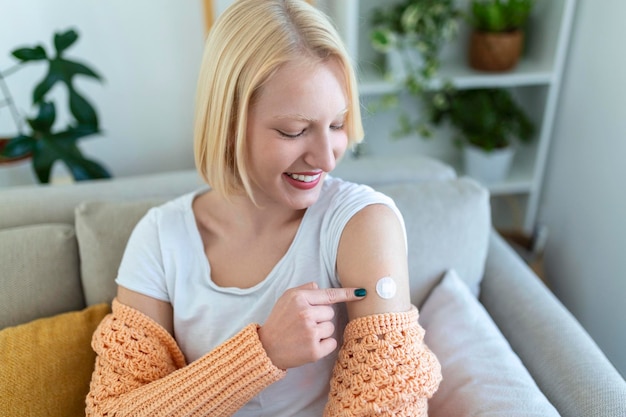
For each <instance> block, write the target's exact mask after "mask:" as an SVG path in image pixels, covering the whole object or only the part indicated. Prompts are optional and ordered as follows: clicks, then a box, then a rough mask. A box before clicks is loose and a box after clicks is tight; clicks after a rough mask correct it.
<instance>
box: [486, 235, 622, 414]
mask: <svg viewBox="0 0 626 417" xmlns="http://www.w3.org/2000/svg"><path fill="white" fill-rule="evenodd" d="M480 300H481V302H482V303H483V305H484V306H485V308H486V309H487V311H488V312H489V314H490V315H491V317H492V318H493V320H494V321H495V322H496V324H497V325H498V327H500V330H501V331H502V333H503V334H504V336H505V337H506V338H507V340H508V341H509V343H510V344H511V347H512V348H513V350H515V352H516V353H517V354H518V355H519V357H520V358H521V360H522V361H523V362H524V364H525V366H526V367H527V369H528V371H529V372H530V373H531V374H532V376H533V378H534V379H535V381H536V382H537V385H538V386H539V388H540V389H541V390H542V391H543V392H544V394H545V395H546V397H547V398H548V399H549V400H550V401H551V402H552V404H553V405H554V406H555V407H556V408H557V409H558V411H559V413H561V415H562V416H566V417H569V416H581V417H583V416H584V417H594V416H598V417H600V416H602V417H607V416H615V417H622V416H626V381H624V379H623V378H622V377H621V376H620V374H619V373H618V372H617V370H616V369H615V368H614V367H613V366H612V365H611V363H610V362H609V361H608V359H607V358H606V356H604V354H603V353H602V351H601V350H600V349H599V348H598V346H597V345H596V344H595V342H594V341H593V340H592V339H591V337H590V336H589V334H588V333H587V332H586V331H585V330H584V329H583V328H582V326H581V325H580V324H579V323H578V321H577V320H576V319H575V318H574V317H573V316H572V314H571V313H570V312H569V311H568V310H567V309H566V308H565V307H564V306H563V305H562V304H561V303H560V301H558V299H557V298H556V297H555V296H554V295H553V294H552V293H551V292H550V291H549V290H548V289H547V288H546V286H545V285H544V284H543V283H542V282H541V281H540V280H539V278H538V277H537V276H536V275H535V274H534V273H533V272H532V270H531V269H530V268H529V267H528V266H527V265H526V264H525V263H524V262H523V260H522V259H521V258H520V257H519V256H518V255H517V254H516V253H515V251H514V250H513V249H512V248H511V247H510V246H509V245H508V244H507V243H506V242H505V241H504V239H502V237H500V236H499V235H498V234H497V233H496V232H495V231H492V233H491V236H490V243H489V252H488V255H487V262H486V266H485V276H484V278H483V281H482V284H481V295H480Z"/></svg>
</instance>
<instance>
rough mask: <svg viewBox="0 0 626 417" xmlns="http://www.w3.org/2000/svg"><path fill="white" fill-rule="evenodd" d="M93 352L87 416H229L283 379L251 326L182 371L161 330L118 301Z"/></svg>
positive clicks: (175, 350) (97, 334)
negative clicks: (94, 355)
mask: <svg viewBox="0 0 626 417" xmlns="http://www.w3.org/2000/svg"><path fill="white" fill-rule="evenodd" d="M92 347H93V349H94V350H95V351H96V355H97V357H96V367H95V370H94V373H93V376H92V380H91V386H90V391H89V394H88V396H87V401H86V402H87V409H86V414H87V416H169V415H171V416H174V415H176V416H181V415H211V416H229V415H232V414H234V413H235V412H236V411H237V410H238V409H239V408H241V407H242V406H243V405H244V404H245V403H247V402H248V401H249V400H250V399H251V398H252V397H254V396H255V395H256V394H258V393H259V392H260V391H262V390H263V389H264V388H266V387H267V386H269V385H270V384H272V383H273V382H276V381H278V380H279V379H281V378H282V377H283V376H284V375H285V371H283V370H280V369H278V368H276V367H275V366H274V365H273V364H272V362H271V360H270V359H269V358H268V357H267V355H266V353H265V350H264V349H263V346H262V345H261V341H260V340H259V337H258V333H257V325H255V324H251V325H249V326H246V327H245V328H244V329H242V330H241V331H240V332H239V333H237V334H236V335H235V336H233V337H232V338H230V339H229V340H227V341H226V342H224V343H223V344H221V345H220V346H218V347H216V348H215V349H213V350H212V351H210V352H209V353H207V354H206V355H204V356H203V357H201V358H200V359H198V360H196V361H194V362H193V363H191V364H189V365H186V364H185V358H184V356H183V353H182V352H181V350H180V348H179V347H178V345H177V344H176V341H175V340H174V338H173V337H172V336H171V335H170V334H169V333H168V332H167V331H166V330H165V329H164V328H163V327H161V326H160V325H158V324H157V323H156V322H155V321H153V320H152V319H150V318H149V317H147V316H145V315H144V314H142V313H141V312H139V311H138V310H135V309H133V308H131V307H128V306H125V305H123V304H121V303H119V302H117V300H113V313H112V314H110V315H109V316H107V317H106V318H105V319H104V320H103V321H102V323H101V324H100V326H99V327H98V329H97V330H96V332H95V333H94V336H93V339H92Z"/></svg>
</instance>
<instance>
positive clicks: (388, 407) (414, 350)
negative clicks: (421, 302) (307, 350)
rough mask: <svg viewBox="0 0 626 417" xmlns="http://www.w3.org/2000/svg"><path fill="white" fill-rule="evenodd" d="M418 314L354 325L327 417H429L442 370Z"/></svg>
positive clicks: (346, 340)
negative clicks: (426, 337) (429, 406)
mask: <svg viewBox="0 0 626 417" xmlns="http://www.w3.org/2000/svg"><path fill="white" fill-rule="evenodd" d="M417 317H418V313H417V309H416V308H415V307H412V309H411V310H409V311H408V312H404V313H386V314H376V315H372V316H366V317H360V318H357V319H355V320H352V321H350V322H349V323H348V325H347V326H346V329H345V331H344V341H343V346H342V347H341V350H340V351H339V355H338V358H337V362H336V363H335V368H334V370H333V376H332V379H331V384H330V394H329V397H328V403H327V404H326V409H325V410H324V416H333V417H337V416H343V417H352V416H362V417H366V416H389V417H391V416H396V417H397V416H426V415H427V412H428V402H427V401H428V398H430V397H432V395H433V394H434V393H435V391H436V390H437V388H438V387H439V383H440V382H441V367H440V365H439V362H438V361H437V358H436V357H435V355H434V354H433V353H432V352H431V351H430V350H429V349H428V347H427V346H426V345H425V344H424V341H423V339H424V330H423V329H422V327H421V326H420V325H419V324H418V322H417Z"/></svg>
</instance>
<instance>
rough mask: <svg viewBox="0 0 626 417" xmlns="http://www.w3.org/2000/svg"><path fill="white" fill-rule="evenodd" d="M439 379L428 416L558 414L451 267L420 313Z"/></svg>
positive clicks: (527, 415)
mask: <svg viewBox="0 0 626 417" xmlns="http://www.w3.org/2000/svg"><path fill="white" fill-rule="evenodd" d="M420 323H421V324H422V326H423V327H424V329H425V331H426V336H425V338H424V340H425V342H426V344H427V345H428V346H429V347H430V349H431V350H432V351H433V352H434V353H435V355H437V358H438V359H439V362H440V363H441V370H442V374H443V381H442V383H441V385H440V386H439V390H438V391H437V392H436V393H435V395H434V396H433V398H432V399H431V400H430V402H429V416H431V417H438V416H442V417H443V416H446V417H447V416H455V417H463V416H473V417H478V416H525V417H529V416H542V417H545V416H558V415H559V413H558V412H557V411H556V409H555V408H554V407H553V406H552V404H550V402H549V401H548V400H547V399H546V397H545V396H544V394H543V393H542V392H541V390H539V388H538V387H537V384H536V383H535V381H534V380H533V378H532V377H531V375H530V374H529V373H528V371H527V370H526V368H525V367H524V365H523V364H522V362H521V360H520V359H519V357H518V356H517V355H516V354H515V353H514V352H513V350H512V349H511V347H510V345H509V344H508V342H507V341H506V339H505V338H504V336H503V335H502V333H500V330H499V329H498V328H497V326H496V325H495V323H494V322H493V320H492V319H491V317H490V316H489V314H488V313H487V311H486V310H485V309H484V307H483V306H482V305H481V304H480V303H479V302H478V300H477V299H476V298H475V297H474V296H473V295H472V294H471V293H470V291H469V290H468V288H467V285H466V284H465V283H464V282H463V281H461V279H460V278H459V277H458V275H457V273H456V272H455V271H454V270H450V271H448V272H447V273H446V275H445V276H444V278H443V280H442V281H441V283H440V284H439V285H438V286H437V287H436V288H435V289H434V290H433V292H432V293H431V294H430V296H429V297H428V299H427V300H426V302H425V303H424V306H423V307H422V310H421V313H420Z"/></svg>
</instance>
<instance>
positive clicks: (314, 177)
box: [286, 172, 322, 182]
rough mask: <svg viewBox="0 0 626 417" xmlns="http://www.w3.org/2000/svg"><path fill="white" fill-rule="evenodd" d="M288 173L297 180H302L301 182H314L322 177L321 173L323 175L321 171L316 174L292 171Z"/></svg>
mask: <svg viewBox="0 0 626 417" xmlns="http://www.w3.org/2000/svg"><path fill="white" fill-rule="evenodd" d="M286 174H287V175H288V176H289V177H291V178H293V179H294V180H296V181H301V182H313V181H317V179H318V178H319V177H320V175H322V174H321V173H319V174H315V175H300V174H292V173H290V172H286Z"/></svg>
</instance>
